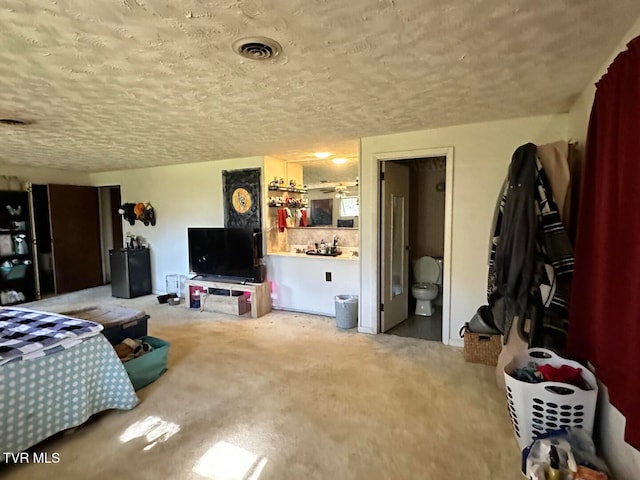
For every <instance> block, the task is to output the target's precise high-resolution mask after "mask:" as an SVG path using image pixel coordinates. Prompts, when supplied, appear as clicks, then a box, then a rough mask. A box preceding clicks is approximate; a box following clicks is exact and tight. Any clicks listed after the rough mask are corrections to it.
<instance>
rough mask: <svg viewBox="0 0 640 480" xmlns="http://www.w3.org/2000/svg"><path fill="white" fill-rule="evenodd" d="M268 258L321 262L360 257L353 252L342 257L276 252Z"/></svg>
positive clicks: (343, 254)
mask: <svg viewBox="0 0 640 480" xmlns="http://www.w3.org/2000/svg"><path fill="white" fill-rule="evenodd" d="M267 255H268V256H270V257H271V256H273V257H292V258H295V257H298V258H313V259H316V260H318V259H320V260H358V259H359V258H360V257H358V255H354V254H353V252H342V254H341V255H336V256H335V257H333V256H331V255H307V254H306V253H296V252H275V253H268V254H267Z"/></svg>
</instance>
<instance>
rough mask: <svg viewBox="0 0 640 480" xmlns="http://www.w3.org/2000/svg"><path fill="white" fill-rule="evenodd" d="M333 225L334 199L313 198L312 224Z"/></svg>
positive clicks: (314, 225) (315, 225)
mask: <svg viewBox="0 0 640 480" xmlns="http://www.w3.org/2000/svg"><path fill="white" fill-rule="evenodd" d="M319 225H333V199H332V198H321V199H318V200H311V226H313V227H317V226H319Z"/></svg>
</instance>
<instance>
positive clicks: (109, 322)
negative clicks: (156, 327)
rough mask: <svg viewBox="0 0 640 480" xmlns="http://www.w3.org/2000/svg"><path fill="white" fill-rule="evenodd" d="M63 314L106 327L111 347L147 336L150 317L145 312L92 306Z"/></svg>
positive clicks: (105, 330) (106, 335)
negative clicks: (127, 339)
mask: <svg viewBox="0 0 640 480" xmlns="http://www.w3.org/2000/svg"><path fill="white" fill-rule="evenodd" d="M62 314H63V315H68V316H70V317H75V318H82V319H84V320H89V321H91V322H96V323H99V324H100V325H102V326H103V327H104V329H103V330H102V334H103V335H104V336H105V337H107V340H109V343H110V344H111V345H117V344H119V343H120V342H122V341H123V340H124V339H125V338H140V337H144V336H145V335H146V334H147V320H149V315H147V314H146V313H145V312H144V311H143V310H134V309H133V308H124V307H105V308H103V307H97V306H92V307H86V308H80V309H78V310H69V311H66V312H62Z"/></svg>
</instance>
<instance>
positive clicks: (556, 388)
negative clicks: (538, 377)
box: [542, 382, 578, 396]
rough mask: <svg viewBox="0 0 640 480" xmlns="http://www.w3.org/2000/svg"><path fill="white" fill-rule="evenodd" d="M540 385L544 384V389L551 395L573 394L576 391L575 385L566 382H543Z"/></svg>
mask: <svg viewBox="0 0 640 480" xmlns="http://www.w3.org/2000/svg"><path fill="white" fill-rule="evenodd" d="M542 385H544V389H545V390H546V391H547V392H549V393H551V394H552V395H561V396H566V395H573V394H574V393H576V392H577V391H578V389H577V388H576V387H574V386H573V385H569V384H568V383H559V382H543V383H542Z"/></svg>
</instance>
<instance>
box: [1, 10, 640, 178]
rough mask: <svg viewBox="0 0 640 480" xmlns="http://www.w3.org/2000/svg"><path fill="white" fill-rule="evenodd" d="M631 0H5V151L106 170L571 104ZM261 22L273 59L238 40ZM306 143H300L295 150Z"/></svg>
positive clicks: (310, 146) (4, 156)
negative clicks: (239, 50)
mask: <svg viewBox="0 0 640 480" xmlns="http://www.w3.org/2000/svg"><path fill="white" fill-rule="evenodd" d="M639 15H640V2H638V1H637V0H618V1H615V2H604V1H602V0H583V1H580V2H576V1H573V0H541V1H536V2H532V1H530V0H484V1H479V0H473V1H470V0H447V1H444V0H442V1H441V0H378V1H375V0H351V1H349V2H345V1H344V0H316V1H309V0H271V1H266V0H265V1H262V0H233V1H232V0H218V1H215V2H213V1H205V0H200V1H198V0H183V1H176V2H169V1H166V0H119V1H116V0H51V1H49V2H24V1H23V0H3V2H2V4H0V118H6V117H10V118H14V117H17V118H21V119H24V120H28V121H32V122H33V123H32V124H31V125H29V126H27V127H7V126H1V125H0V164H1V163H8V164H17V165H33V166H47V167H56V168H65V169H75V170H83V171H105V170H116V169H121V168H133V167H144V166H151V165H165V164H175V163H181V162H195V161H204V160H216V159H223V158H236V157H244V156H253V155H274V156H280V157H281V158H287V159H291V158H292V157H295V156H296V155H306V154H308V152H312V151H315V150H324V149H331V145H344V144H345V143H349V142H351V144H353V145H356V146H357V142H354V140H355V139H357V138H360V137H363V136H371V135H379V134H386V133H394V132H400V131H409V130H417V129H423V128H434V127H439V126H445V125H453V124H462V123H470V122H475V121H486V120H497V119H503V118H511V117H518V116H525V115H537V114H546V113H557V112H566V111H567V110H568V108H569V106H570V105H571V103H572V101H573V99H574V98H575V97H576V95H577V94H578V93H579V92H580V91H581V90H582V89H583V88H584V87H585V86H586V84H587V83H588V82H589V81H591V79H592V77H593V76H594V75H595V74H596V72H597V70H598V68H599V67H600V64H601V63H602V62H603V61H604V59H606V58H607V56H608V55H609V54H610V53H611V50H612V49H613V48H614V47H615V46H616V45H617V43H618V42H619V41H620V36H621V35H622V33H621V32H626V31H627V29H628V28H629V27H630V26H631V24H632V23H633V22H634V21H635V20H636V19H637V18H638V16H639ZM255 35H265V36H268V37H271V38H273V39H275V40H276V41H278V42H279V43H280V44H281V45H282V47H283V53H282V54H281V55H280V56H278V57H276V58H275V59H274V60H273V61H270V62H266V63H259V62H255V61H252V60H247V59H243V58H241V57H239V56H237V55H236V54H234V53H233V52H232V50H231V44H232V43H233V41H234V40H236V39H238V38H240V37H243V36H255ZM296 152H298V153H296Z"/></svg>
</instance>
